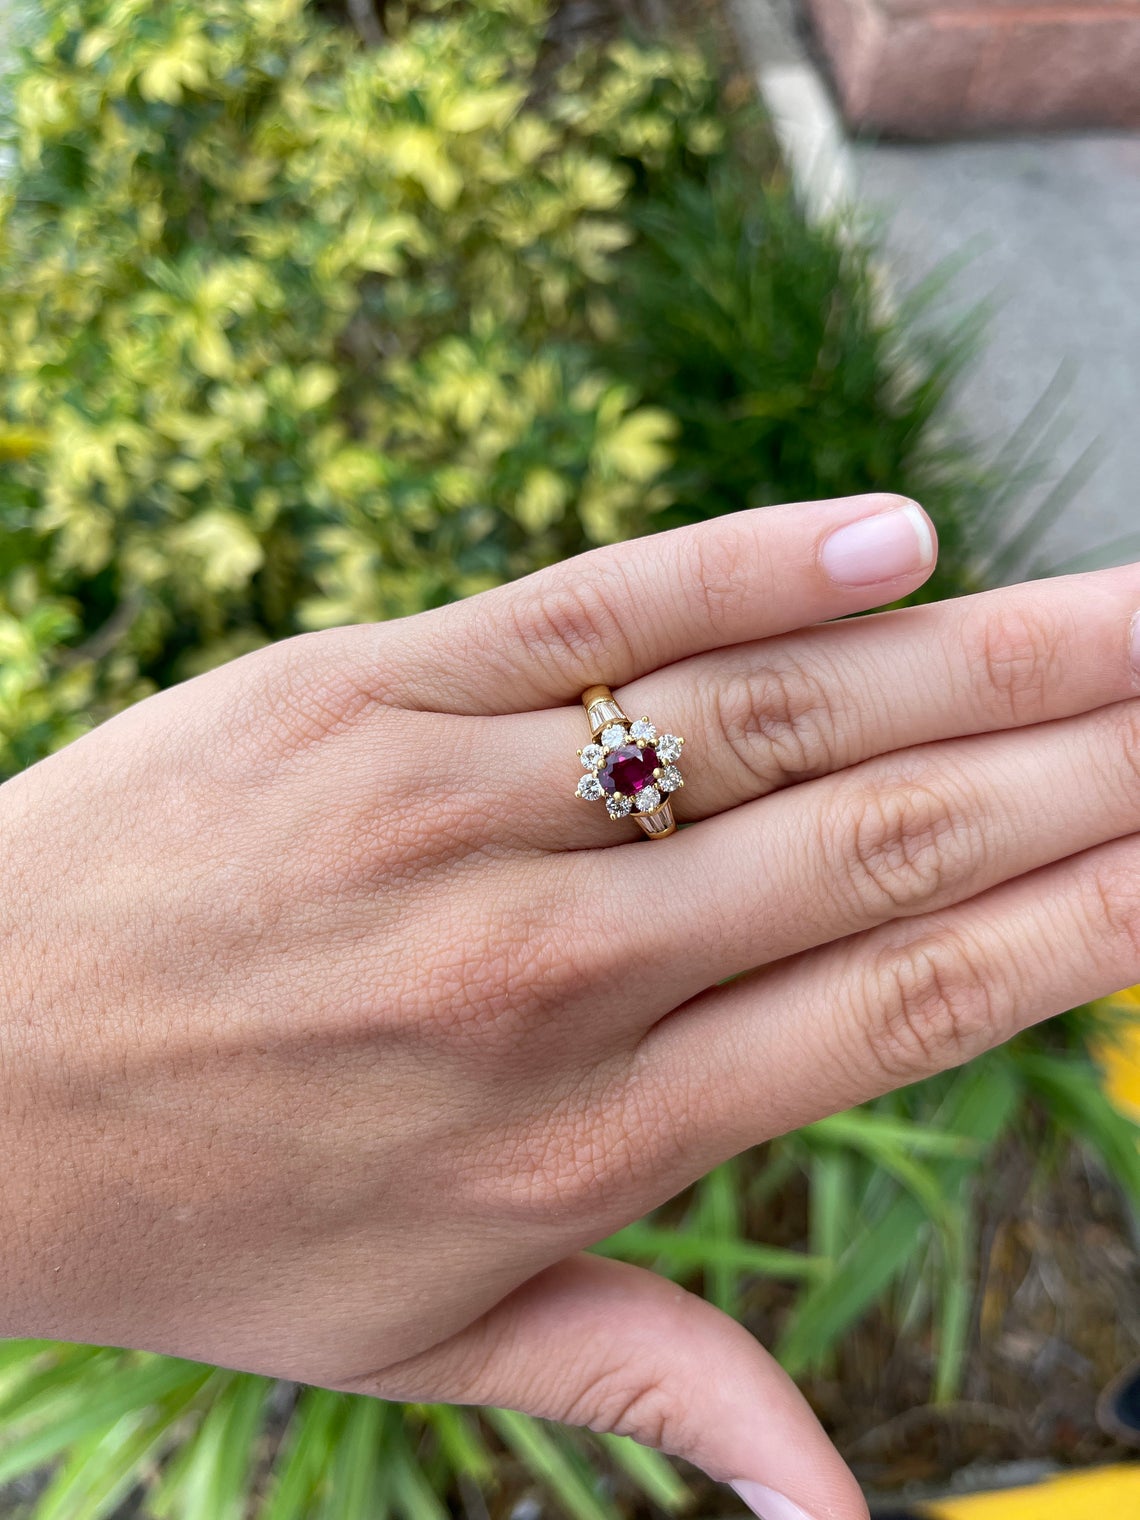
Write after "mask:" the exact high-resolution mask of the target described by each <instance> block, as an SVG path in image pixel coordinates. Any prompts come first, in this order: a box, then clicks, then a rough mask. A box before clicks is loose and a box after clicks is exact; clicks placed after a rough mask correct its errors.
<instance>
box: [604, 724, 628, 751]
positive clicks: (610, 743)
mask: <svg viewBox="0 0 1140 1520" xmlns="http://www.w3.org/2000/svg"><path fill="white" fill-rule="evenodd" d="M598 743H599V744H600V745H601V746H602V748H603V749H604V750H606V751H609V750H611V749H617V748H618V747H619V746H620V745H622V744H628V743H629V735H628V734H627V733H626V731H625V729H624V728H623V727H622V725H621V724H620V723H611V724H610V725H609V726H608V728H603V729H602V731H601V733H600V734H599V735H598Z"/></svg>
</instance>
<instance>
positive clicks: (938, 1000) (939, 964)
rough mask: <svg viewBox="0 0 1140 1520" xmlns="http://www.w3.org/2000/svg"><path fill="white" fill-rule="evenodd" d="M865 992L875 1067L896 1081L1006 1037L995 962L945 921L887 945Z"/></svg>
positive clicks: (911, 1078)
mask: <svg viewBox="0 0 1140 1520" xmlns="http://www.w3.org/2000/svg"><path fill="white" fill-rule="evenodd" d="M867 998H868V1008H869V1012H868V1017H867V1032H868V1041H869V1044H870V1048H871V1057H872V1061H873V1065H874V1069H875V1071H876V1072H877V1073H878V1074H880V1075H881V1076H882V1077H884V1078H886V1079H887V1080H888V1081H889V1082H890V1083H891V1084H892V1085H899V1084H903V1083H907V1082H913V1081H916V1080H918V1079H919V1078H920V1077H925V1076H929V1075H931V1074H932V1073H934V1072H937V1071H944V1070H946V1069H947V1068H948V1067H951V1066H959V1065H961V1064H962V1063H963V1062H964V1061H968V1060H971V1059H972V1058H973V1057H974V1056H976V1055H980V1054H981V1052H982V1051H983V1050H988V1049H989V1048H990V1047H991V1046H992V1045H995V1044H999V1043H1000V1042H1001V1040H1002V1039H1004V1038H1005V1037H1006V1031H1005V1029H1004V1027H1003V1025H1004V1022H1005V1021H1004V1020H1003V1019H1002V1017H1001V1011H1000V1000H999V996H998V992H997V990H996V987H995V977H994V975H993V968H992V967H989V966H987V965H986V964H985V962H984V960H983V958H982V956H981V954H980V952H979V951H978V950H977V949H976V948H975V947H974V946H973V945H971V944H970V942H969V941H968V940H967V939H965V938H964V937H963V936H962V935H960V934H959V933H956V932H954V931H952V930H949V929H946V928H945V927H941V926H940V927H937V928H934V929H931V930H928V931H927V932H925V933H924V934H923V935H922V936H921V937H919V938H916V939H912V940H909V941H907V942H904V943H903V944H901V945H899V944H895V945H892V946H890V947H889V948H886V949H884V950H882V951H881V952H880V953H879V954H878V955H877V956H876V957H875V958H874V960H873V962H872V965H871V975H870V985H869V987H868V994H867Z"/></svg>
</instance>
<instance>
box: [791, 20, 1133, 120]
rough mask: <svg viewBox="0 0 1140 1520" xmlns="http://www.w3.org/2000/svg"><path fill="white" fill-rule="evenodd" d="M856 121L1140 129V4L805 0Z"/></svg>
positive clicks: (843, 99) (849, 112)
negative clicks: (1135, 127) (1138, 127)
mask: <svg viewBox="0 0 1140 1520" xmlns="http://www.w3.org/2000/svg"><path fill="white" fill-rule="evenodd" d="M807 4H808V9H809V11H810V12H811V13H812V15H813V17H814V19H815V22H816V26H817V29H818V31H819V34H820V37H821V39H822V42H823V45H824V49H825V51H826V52H827V55H828V58H829V60H830V62H831V67H832V70H833V73H834V76H835V81H836V85H837V89H838V92H839V96H840V100H841V102H842V105H843V108H844V111H845V113H846V115H847V117H848V120H849V121H850V122H851V123H852V125H854V126H857V127H862V128H866V129H870V130H873V131H879V132H886V133H894V134H899V135H903V136H913V137H933V136H952V135H955V134H958V133H969V132H981V131H991V130H995V129H998V130H1000V129H1011V128H1047V127H1061V126H1065V127H1097V126H1101V127H1104V126H1110V127H1134V126H1140V0H807Z"/></svg>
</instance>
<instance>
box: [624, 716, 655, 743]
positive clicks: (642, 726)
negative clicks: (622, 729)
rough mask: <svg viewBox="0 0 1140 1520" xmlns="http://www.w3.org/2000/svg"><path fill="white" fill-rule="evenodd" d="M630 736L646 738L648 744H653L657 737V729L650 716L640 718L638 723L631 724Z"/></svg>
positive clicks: (632, 737) (635, 738)
mask: <svg viewBox="0 0 1140 1520" xmlns="http://www.w3.org/2000/svg"><path fill="white" fill-rule="evenodd" d="M629 734H630V738H631V739H634V740H637V739H644V740H645V742H646V744H652V743H653V741H654V739H656V737H657V730H656V728H655V727H654V726H653V724H652V723H650V721H649V719H648V718H638V720H637V722H636V723H631V724H630V725H629Z"/></svg>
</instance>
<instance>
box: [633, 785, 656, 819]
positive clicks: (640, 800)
mask: <svg viewBox="0 0 1140 1520" xmlns="http://www.w3.org/2000/svg"><path fill="white" fill-rule="evenodd" d="M660 806H661V793H660V792H659V791H658V790H657V788H656V787H655V786H643V787H642V788H641V790H640V792H638V794H637V811H638V812H639V813H652V812H653V810H654V809H655V808H659V807H660Z"/></svg>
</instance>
